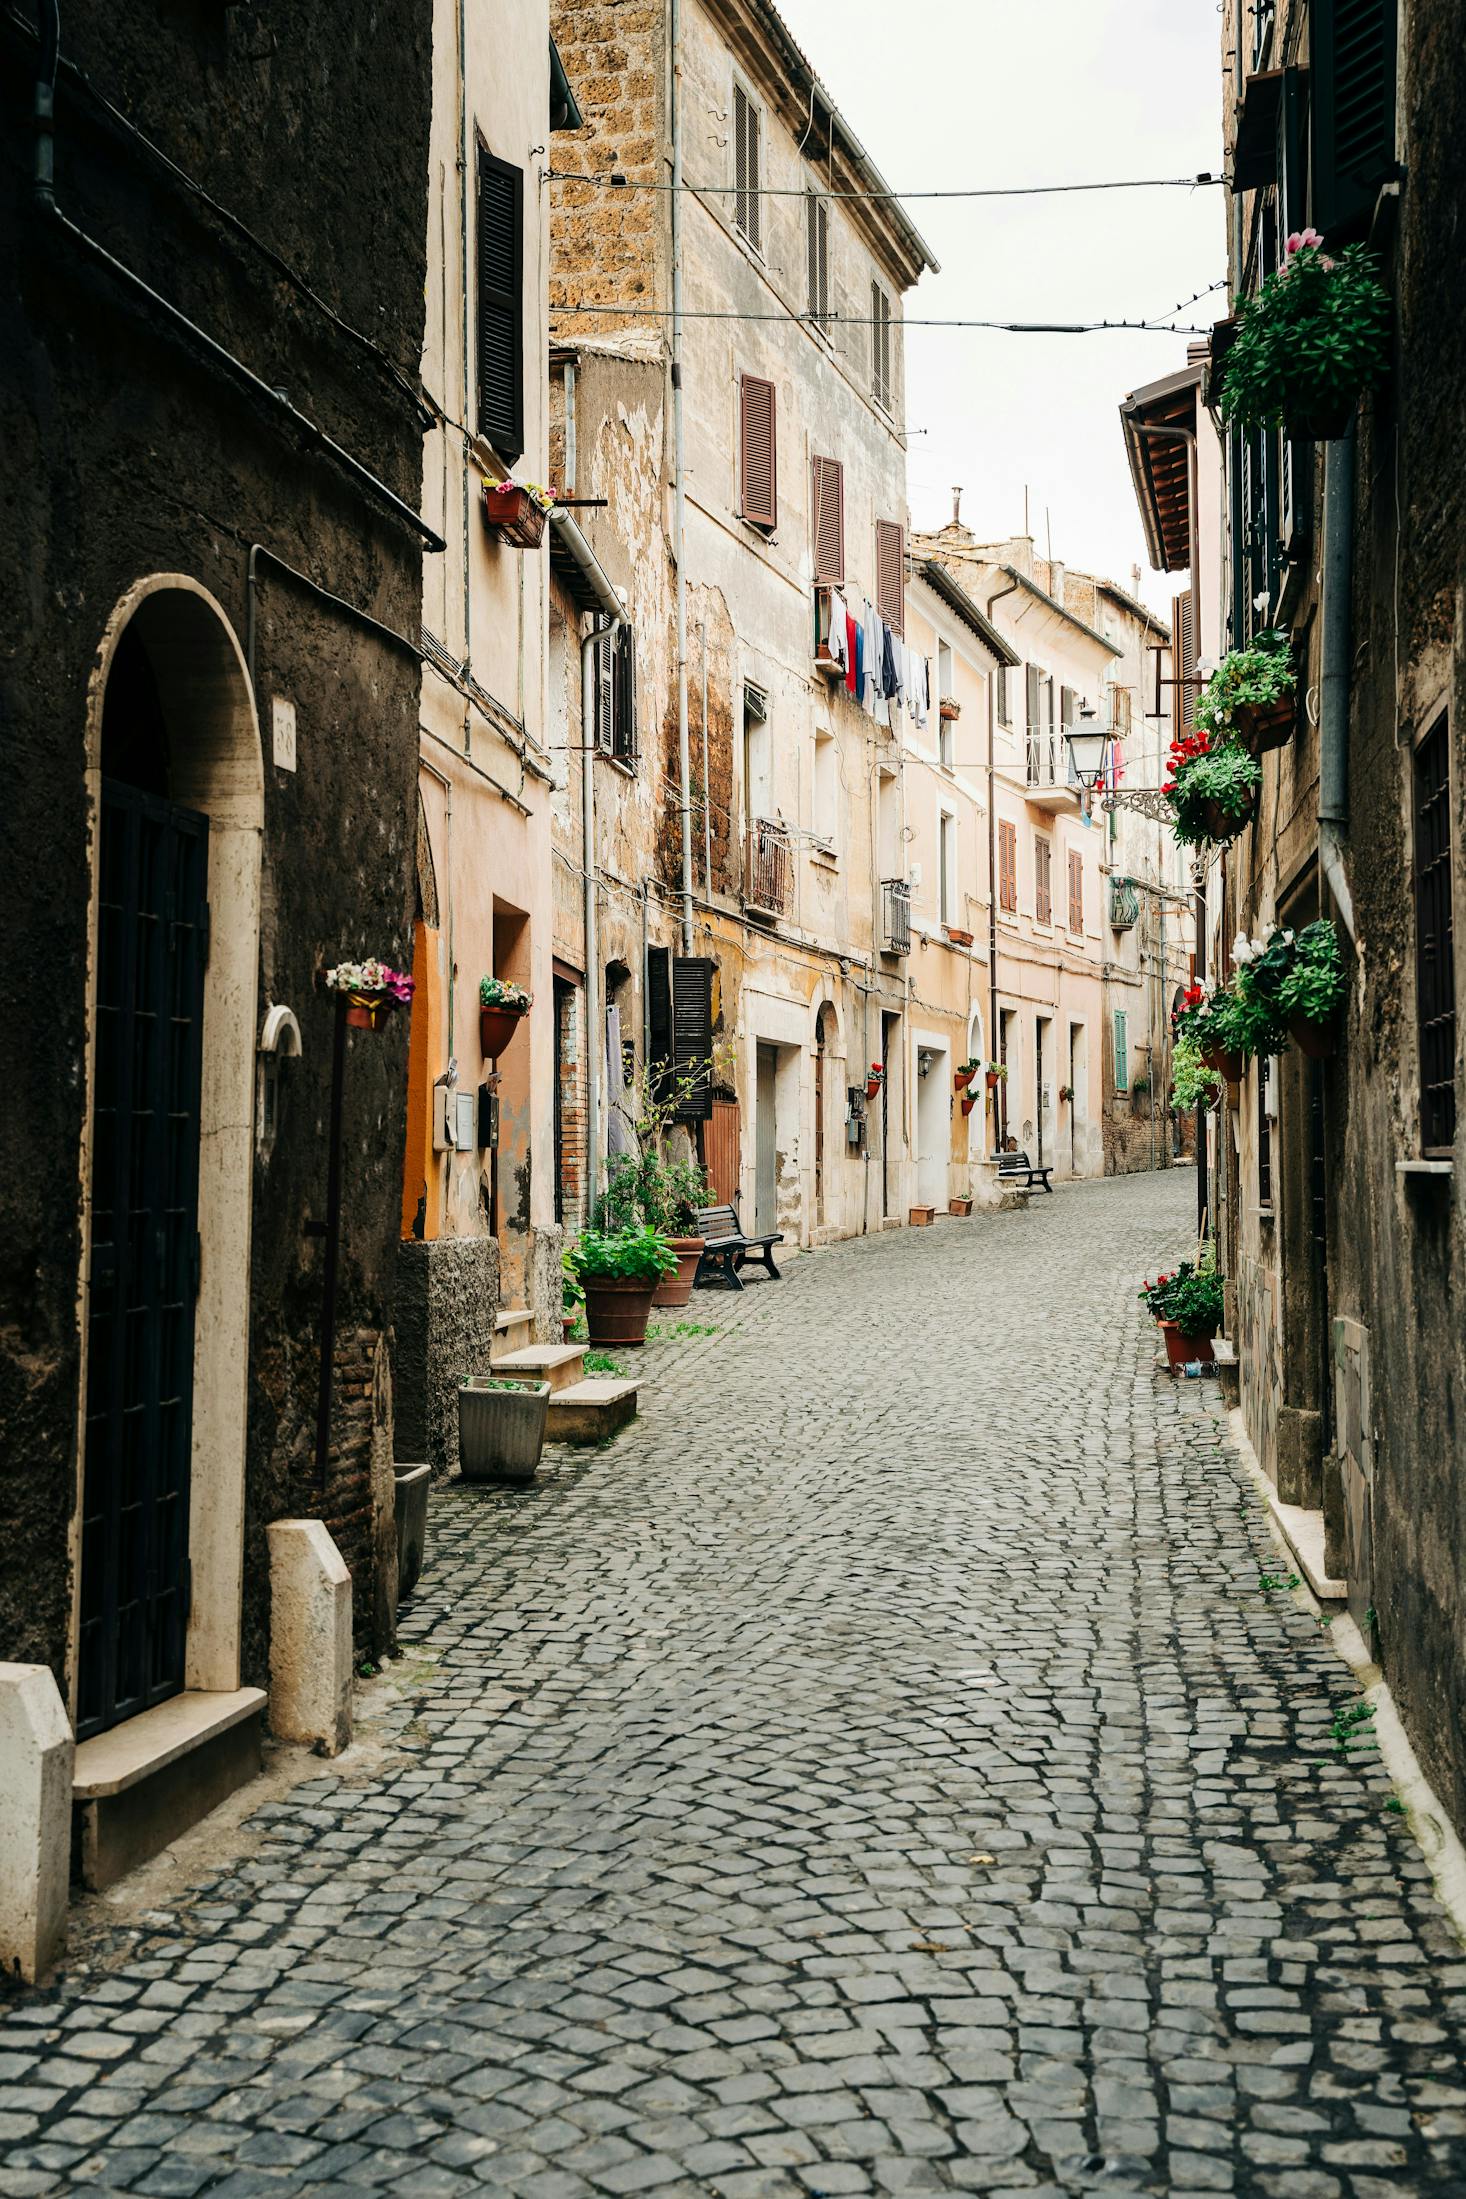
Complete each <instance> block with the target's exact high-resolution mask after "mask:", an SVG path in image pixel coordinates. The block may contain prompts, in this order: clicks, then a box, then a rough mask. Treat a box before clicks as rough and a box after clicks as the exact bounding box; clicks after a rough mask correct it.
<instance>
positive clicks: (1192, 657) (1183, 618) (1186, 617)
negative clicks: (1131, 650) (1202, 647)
mask: <svg viewBox="0 0 1466 2199" xmlns="http://www.w3.org/2000/svg"><path fill="white" fill-rule="evenodd" d="M1171 667H1172V670H1173V671H1174V673H1175V675H1176V679H1175V685H1174V686H1173V687H1172V689H1171V730H1172V732H1173V733H1174V734H1175V736H1176V738H1177V740H1179V739H1180V738H1181V735H1182V734H1183V733H1186V732H1189V731H1190V729H1191V726H1192V724H1193V722H1194V719H1195V713H1196V698H1197V695H1198V694H1199V693H1200V689H1199V688H1198V687H1197V686H1196V607H1195V603H1194V600H1193V598H1192V594H1191V590H1190V589H1189V588H1186V589H1183V590H1182V592H1181V594H1180V595H1178V596H1177V597H1176V598H1175V600H1174V602H1173V603H1172V605H1171Z"/></svg>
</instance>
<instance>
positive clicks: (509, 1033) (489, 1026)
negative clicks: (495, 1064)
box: [478, 977, 534, 1061]
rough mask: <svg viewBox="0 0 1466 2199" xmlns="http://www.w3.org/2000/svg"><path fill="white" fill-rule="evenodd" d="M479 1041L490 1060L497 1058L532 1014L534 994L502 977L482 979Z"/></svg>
mask: <svg viewBox="0 0 1466 2199" xmlns="http://www.w3.org/2000/svg"><path fill="white" fill-rule="evenodd" d="M478 998H479V1010H478V1042H479V1046H480V1048H481V1050H482V1052H483V1054H484V1056H485V1058H486V1059H487V1060H489V1061H497V1060H498V1058H499V1056H500V1054H502V1053H503V1052H504V1050H505V1048H506V1047H507V1046H508V1044H509V1042H510V1040H511V1039H512V1038H513V1037H514V1034H515V1032H516V1031H517V1030H518V1029H519V1026H520V1024H521V1023H523V1022H524V1021H525V1019H526V1017H527V1016H528V1014H529V1011H530V1008H531V1006H532V1005H533V1002H534V995H533V994H532V993H529V992H526V991H525V989H524V987H523V986H522V985H511V984H509V983H508V981H507V980H506V979H504V978H502V977H485V978H481V979H480V980H479V989H478Z"/></svg>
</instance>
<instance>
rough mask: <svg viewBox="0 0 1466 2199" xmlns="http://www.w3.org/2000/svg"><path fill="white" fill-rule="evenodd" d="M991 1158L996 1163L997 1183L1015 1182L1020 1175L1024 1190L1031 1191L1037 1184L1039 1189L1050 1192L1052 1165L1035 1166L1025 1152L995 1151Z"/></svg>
mask: <svg viewBox="0 0 1466 2199" xmlns="http://www.w3.org/2000/svg"><path fill="white" fill-rule="evenodd" d="M993 1158H994V1159H995V1160H996V1162H997V1164H998V1182H999V1183H1017V1182H1018V1180H1019V1178H1020V1177H1021V1178H1022V1180H1023V1188H1024V1190H1025V1191H1032V1189H1033V1187H1034V1185H1035V1184H1037V1185H1038V1187H1039V1189H1040V1191H1048V1192H1052V1190H1053V1188H1054V1187H1053V1185H1052V1184H1051V1183H1050V1182H1049V1178H1050V1176H1052V1174H1053V1173H1054V1171H1053V1167H1052V1165H1050V1166H1049V1167H1047V1168H1043V1167H1040V1168H1035V1167H1034V1165H1033V1163H1032V1161H1030V1159H1029V1158H1028V1155H1027V1154H1026V1153H995V1154H994V1156H993Z"/></svg>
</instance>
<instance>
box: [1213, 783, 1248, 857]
mask: <svg viewBox="0 0 1466 2199" xmlns="http://www.w3.org/2000/svg"><path fill="white" fill-rule="evenodd" d="M1256 814H1257V794H1256V791H1255V790H1254V791H1253V793H1252V794H1251V795H1249V797H1248V801H1247V807H1246V808H1245V809H1244V810H1243V811H1242V812H1241V814H1240V816H1239V815H1236V814H1234V812H1233V811H1231V810H1230V809H1226V808H1224V807H1223V805H1222V804H1221V803H1220V802H1215V801H1207V802H1203V803H1202V805H1201V821H1202V823H1203V824H1204V825H1205V826H1206V834H1207V838H1208V839H1209V840H1214V841H1215V842H1216V844H1217V846H1218V847H1225V846H1227V844H1228V843H1229V842H1230V841H1232V840H1235V839H1236V837H1237V835H1238V833H1239V832H1244V831H1245V830H1246V828H1247V827H1248V825H1250V824H1251V822H1252V820H1253V818H1254V817H1255V816H1256Z"/></svg>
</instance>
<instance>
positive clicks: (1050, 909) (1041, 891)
mask: <svg viewBox="0 0 1466 2199" xmlns="http://www.w3.org/2000/svg"><path fill="white" fill-rule="evenodd" d="M1051 861H1052V854H1051V850H1050V848H1049V843H1048V841H1047V840H1044V839H1040V838H1035V840H1034V843H1033V913H1034V917H1035V919H1036V921H1037V922H1038V923H1040V924H1048V923H1051V922H1052V921H1053V914H1054V902H1053V891H1052V881H1051V872H1050V864H1051Z"/></svg>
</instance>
